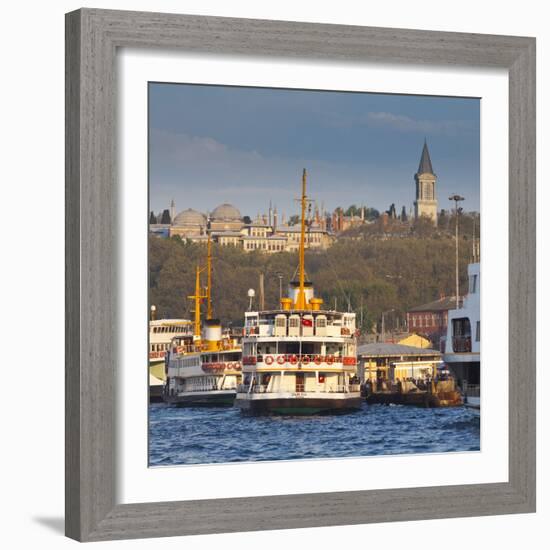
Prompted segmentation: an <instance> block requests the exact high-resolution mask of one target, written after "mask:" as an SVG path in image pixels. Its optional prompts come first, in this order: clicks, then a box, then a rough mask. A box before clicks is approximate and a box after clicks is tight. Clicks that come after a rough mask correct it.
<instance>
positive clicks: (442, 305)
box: [408, 296, 462, 313]
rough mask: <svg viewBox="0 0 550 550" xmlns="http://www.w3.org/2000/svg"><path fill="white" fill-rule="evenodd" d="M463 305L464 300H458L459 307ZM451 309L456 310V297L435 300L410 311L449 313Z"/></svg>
mask: <svg viewBox="0 0 550 550" xmlns="http://www.w3.org/2000/svg"><path fill="white" fill-rule="evenodd" d="M461 304H462V298H459V299H458V305H459V306H460V305H461ZM449 309H456V297H455V296H443V297H442V298H439V300H434V301H433V302H429V303H427V304H422V305H421V306H415V307H411V308H410V309H409V310H408V311H409V312H411V313H412V312H415V311H448V310H449Z"/></svg>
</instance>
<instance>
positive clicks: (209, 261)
mask: <svg viewBox="0 0 550 550" xmlns="http://www.w3.org/2000/svg"><path fill="white" fill-rule="evenodd" d="M206 319H212V236H211V232H210V230H209V231H208V244H207V252H206Z"/></svg>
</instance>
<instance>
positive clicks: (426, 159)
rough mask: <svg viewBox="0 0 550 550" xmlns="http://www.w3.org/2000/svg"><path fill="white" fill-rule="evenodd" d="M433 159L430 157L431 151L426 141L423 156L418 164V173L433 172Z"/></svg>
mask: <svg viewBox="0 0 550 550" xmlns="http://www.w3.org/2000/svg"><path fill="white" fill-rule="evenodd" d="M433 173H434V171H433V168H432V160H431V159H430V152H429V151H428V144H427V143H426V141H424V147H423V149H422V156H421V157H420V164H419V165H418V174H433Z"/></svg>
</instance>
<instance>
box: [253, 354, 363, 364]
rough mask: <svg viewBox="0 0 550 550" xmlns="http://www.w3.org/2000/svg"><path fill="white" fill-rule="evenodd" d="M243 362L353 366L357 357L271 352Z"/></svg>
mask: <svg viewBox="0 0 550 550" xmlns="http://www.w3.org/2000/svg"><path fill="white" fill-rule="evenodd" d="M244 362H245V364H247V365H249V364H257V363H264V364H266V365H268V366H270V365H273V366H277V365H279V366H282V365H285V364H287V363H290V364H291V365H298V364H300V365H304V366H307V365H309V366H320V365H332V364H335V363H336V364H339V363H344V365H348V366H350V365H351V366H353V365H356V364H357V359H356V358H355V357H354V356H349V357H348V356H341V355H335V354H332V355H331V354H329V355H319V354H316V353H312V354H307V353H303V354H299V353H287V354H284V353H283V354H281V353H271V354H264V355H257V356H251V357H246V358H245V361H244Z"/></svg>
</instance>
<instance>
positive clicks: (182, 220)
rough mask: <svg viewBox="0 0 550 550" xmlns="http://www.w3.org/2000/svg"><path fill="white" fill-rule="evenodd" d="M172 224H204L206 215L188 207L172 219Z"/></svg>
mask: <svg viewBox="0 0 550 550" xmlns="http://www.w3.org/2000/svg"><path fill="white" fill-rule="evenodd" d="M172 224H173V225H206V216H205V215H204V214H201V213H200V212H197V210H193V209H192V208H188V209H187V210H183V211H182V212H180V213H179V214H178V215H177V216H176V217H175V218H174V219H173V221H172Z"/></svg>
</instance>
